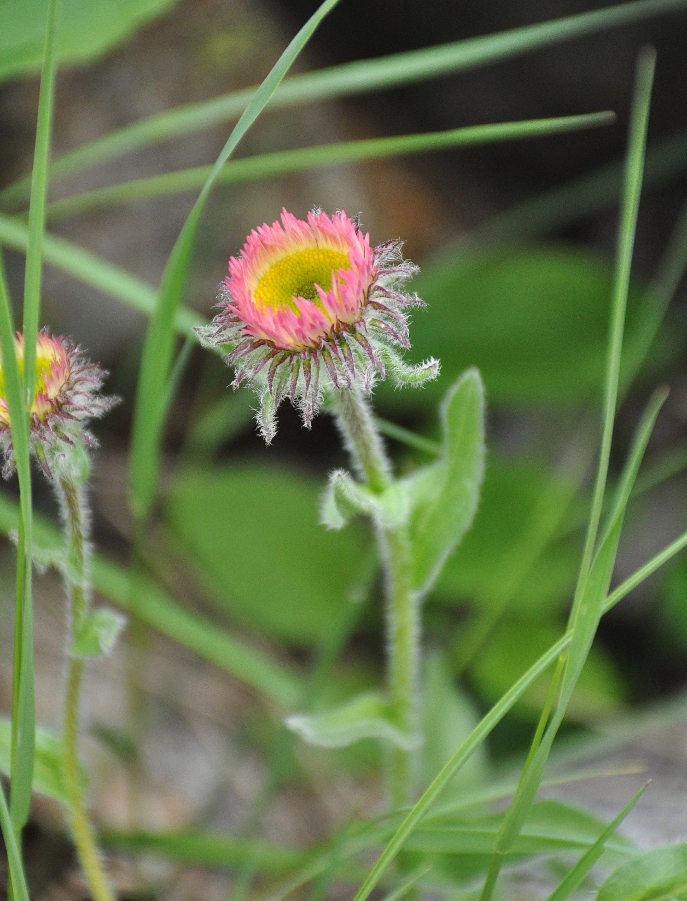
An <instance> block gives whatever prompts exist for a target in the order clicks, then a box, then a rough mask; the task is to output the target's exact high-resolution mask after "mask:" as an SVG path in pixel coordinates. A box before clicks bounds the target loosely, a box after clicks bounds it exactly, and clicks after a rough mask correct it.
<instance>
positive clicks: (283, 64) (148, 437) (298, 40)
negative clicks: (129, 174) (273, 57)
mask: <svg viewBox="0 0 687 901" xmlns="http://www.w3.org/2000/svg"><path fill="white" fill-rule="evenodd" d="M337 2H338V0H325V2H324V3H322V5H321V6H320V7H319V8H318V10H317V12H315V13H314V15H312V16H311V17H310V19H309V20H308V21H307V22H306V24H305V25H304V26H303V27H302V28H301V30H300V31H299V32H298V34H297V35H296V37H295V38H294V39H293V40H292V41H291V43H290V44H289V45H288V47H287V48H286V50H285V51H284V52H283V53H282V55H281V56H280V58H279V59H278V60H277V62H276V64H275V65H274V67H273V68H272V70H271V72H270V73H269V75H268V76H267V78H266V79H265V80H264V81H263V83H262V84H261V85H260V87H259V88H258V90H257V91H256V92H255V95H254V96H253V99H252V100H251V102H250V103H249V104H248V106H247V107H246V109H245V110H244V112H243V114H242V116H241V118H240V119H239V121H238V123H237V124H236V126H235V128H234V129H233V131H232V132H231V134H230V135H229V138H228V140H227V142H226V144H225V145H224V147H223V149H222V152H221V153H220V155H219V157H218V158H217V160H216V162H215V165H214V166H213V167H212V170H211V172H210V174H209V175H208V178H207V180H206V181H205V184H204V185H203V187H202V189H201V192H200V194H199V196H198V199H197V200H196V202H195V204H194V206H193V209H192V210H191V212H190V214H189V216H188V218H187V219H186V222H185V223H184V225H183V228H182V230H181V233H180V234H179V237H178V238H177V241H176V243H175V244H174V247H173V249H172V252H171V254H170V257H169V259H168V261H167V265H166V267H165V271H164V273H163V276H162V282H161V284H160V291H159V294H158V299H157V305H156V307H155V311H154V313H153V316H152V317H151V320H150V325H149V327H148V330H147V332H146V337H145V342H144V346H143V355H142V358H141V369H140V373H139V379H138V385H137V390H136V402H135V408H134V420H133V433H132V445H131V472H130V481H129V493H130V500H131V507H132V511H133V513H134V517H135V518H136V519H137V520H138V521H139V522H141V521H143V520H144V519H145V518H146V516H147V514H148V512H149V510H150V508H151V505H152V503H153V500H154V497H155V493H156V490H157V474H158V467H159V459H158V458H159V448H160V443H161V436H162V427H163V422H164V417H165V412H166V407H165V404H164V402H163V401H162V398H163V397H164V396H165V385H166V383H167V379H168V377H169V369H170V364H171V358H172V350H173V344H174V322H175V317H176V313H177V310H178V308H179V305H180V303H181V299H182V296H183V292H184V288H185V283H186V273H187V269H188V265H189V260H190V256H191V248H192V244H193V239H194V236H195V233H196V228H197V227H198V223H199V221H200V217H201V215H202V212H203V209H204V207H205V202H206V200H207V198H208V196H209V194H210V191H211V189H212V187H213V185H214V183H215V181H216V179H217V176H218V175H219V173H220V171H221V169H222V167H223V166H224V164H225V163H226V161H227V160H228V158H229V157H230V155H231V154H232V153H233V151H234V149H235V148H236V146H237V144H238V143H239V141H240V140H241V138H242V137H243V136H244V134H245V133H246V131H248V129H249V128H250V126H251V125H252V124H253V122H254V121H255V120H256V119H257V117H258V116H259V114H260V113H261V112H262V109H263V108H264V107H265V105H266V104H267V102H268V101H269V99H270V97H271V96H272V94H273V93H274V91H275V89H276V88H277V85H278V84H279V82H280V81H281V80H282V78H283V77H284V75H286V72H287V71H288V69H289V67H290V66H291V64H292V63H293V61H294V60H295V59H296V57H297V56H298V54H299V53H300V51H301V50H302V48H303V47H304V46H305V44H306V43H307V41H308V40H309V38H310V36H311V35H312V34H313V32H314V31H315V29H316V28H317V26H318V25H319V23H320V22H321V21H322V19H323V18H324V17H325V16H326V15H327V13H329V12H330V11H331V10H332V9H333V8H334V6H335V5H336V4H337Z"/></svg>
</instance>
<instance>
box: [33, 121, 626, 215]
mask: <svg viewBox="0 0 687 901" xmlns="http://www.w3.org/2000/svg"><path fill="white" fill-rule="evenodd" d="M614 121H615V115H614V113H612V112H609V111H602V112H598V113H588V114H586V115H579V116H556V117H553V118H549V119H528V120H523V121H519V122H498V123H493V124H488V125H472V126H467V127H464V128H452V129H449V130H446V131H434V132H427V133H425V134H411V135H395V136H393V137H389V138H366V139H364V140H361V141H344V142H341V143H336V144H322V145H319V146H315V147H305V148H299V149H297V150H282V151H278V152H276V153H265V154H258V155H256V156H251V157H245V158H244V159H239V160H230V161H229V162H228V163H227V164H226V165H225V166H224V168H223V169H222V171H221V173H220V174H219V175H218V177H217V184H223V185H227V184H241V183H244V182H248V181H254V180H258V179H265V178H269V177H277V176H282V175H285V174H288V173H292V172H301V171H303V170H308V169H313V168H315V167H318V166H336V165H341V164H342V163H355V162H361V161H365V160H373V159H385V158H389V157H395V156H401V155H408V154H415V153H427V152H433V151H438V150H443V149H446V148H449V147H469V146H474V145H478V144H485V143H494V142H498V141H508V140H525V139H531V138H536V137H539V136H542V135H552V134H565V133H567V132H569V131H575V130H578V129H585V128H598V127H600V126H603V125H611V124H612V123H613V122H614ZM210 171H211V167H210V166H196V167H194V168H191V169H183V170H179V171H177V172H167V173H165V174H163V175H155V176H151V177H150V178H138V179H135V180H133V181H128V182H122V183H120V184H116V185H111V186H109V187H106V188H97V189H96V190H93V191H87V192H84V193H82V194H74V195H72V196H70V197H64V198H62V199H60V200H56V201H54V202H53V203H51V204H50V205H49V207H48V217H49V218H50V220H51V221H55V220H56V219H60V218H65V217H69V216H75V215H78V214H82V213H85V212H89V211H90V210H93V209H102V208H103V207H105V206H108V207H111V206H115V205H117V206H118V205H120V204H125V203H131V202H133V201H139V200H146V199H149V198H151V197H160V196H166V195H168V194H176V193H179V192H181V191H189V190H192V189H195V188H198V187H200V186H201V185H202V184H203V182H204V181H205V180H206V178H207V177H208V175H209V173H210Z"/></svg>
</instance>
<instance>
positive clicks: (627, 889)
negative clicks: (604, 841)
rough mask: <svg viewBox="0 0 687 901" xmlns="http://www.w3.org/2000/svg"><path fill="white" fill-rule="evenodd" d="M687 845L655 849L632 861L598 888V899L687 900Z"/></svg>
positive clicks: (635, 900)
mask: <svg viewBox="0 0 687 901" xmlns="http://www.w3.org/2000/svg"><path fill="white" fill-rule="evenodd" d="M685 899H687V844H680V845H666V846H665V847H663V848H655V849H654V850H653V851H647V852H646V853H645V854H640V855H638V856H637V857H635V858H633V859H632V860H629V861H628V862H627V863H624V864H623V865H622V866H621V867H619V868H618V869H617V870H616V871H615V872H614V873H612V874H611V875H610V876H609V877H608V879H607V880H606V881H605V882H604V884H603V885H602V886H601V888H600V889H599V893H598V894H597V896H596V901H685Z"/></svg>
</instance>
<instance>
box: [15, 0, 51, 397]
mask: <svg viewBox="0 0 687 901" xmlns="http://www.w3.org/2000/svg"><path fill="white" fill-rule="evenodd" d="M56 15H57V0H50V2H49V3H48V15H47V24H46V33H45V50H44V54H43V71H42V74H41V87H40V94H39V97H38V122H37V127H36V146H35V151H34V157H33V171H32V174H31V203H30V206H29V235H28V246H27V249H26V269H25V277H24V326H23V331H24V337H25V340H26V344H25V347H24V396H25V398H26V404H27V406H30V404H31V402H32V400H33V388H34V383H35V379H36V366H35V361H36V335H37V333H38V320H39V316H40V300H41V275H42V270H43V251H42V245H43V233H44V231H45V204H46V195H47V191H48V162H49V158H50V133H51V129H52V117H53V101H54V96H55V75H56V57H55V18H56Z"/></svg>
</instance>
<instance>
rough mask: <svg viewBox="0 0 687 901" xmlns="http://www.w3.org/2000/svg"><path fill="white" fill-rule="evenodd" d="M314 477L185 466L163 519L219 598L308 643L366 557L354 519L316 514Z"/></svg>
mask: <svg viewBox="0 0 687 901" xmlns="http://www.w3.org/2000/svg"><path fill="white" fill-rule="evenodd" d="M318 500H319V486H318V485H316V484H314V483H313V480H312V479H308V478H306V477H305V476H301V475H299V474H298V473H295V472H287V471H286V470H284V469H277V468H276V467H268V466H258V465H254V464H241V465H236V466H232V467H214V468H213V467H205V468H202V469H200V468H193V467H189V468H184V469H182V470H181V471H180V472H179V474H178V477H177V478H176V479H175V481H174V483H173V484H172V486H171V488H170V491H169V498H168V503H167V510H166V522H167V524H168V526H169V528H170V530H171V533H172V535H173V536H174V538H175V539H176V542H177V546H178V549H179V554H180V555H181V556H182V558H183V559H185V560H186V561H187V562H188V565H189V566H190V567H191V569H192V571H193V572H195V573H196V575H197V577H198V579H199V581H200V582H201V584H203V585H204V586H205V587H206V588H207V590H208V592H209V594H210V597H211V598H212V599H213V600H214V601H215V602H216V603H217V605H218V606H219V607H220V608H221V609H222V610H224V611H226V612H227V613H230V614H231V615H232V616H233V617H235V618H236V619H237V620H240V621H241V622H243V623H245V624H249V625H253V626H256V627H258V628H260V629H261V630H264V632H265V633H267V634H268V635H274V636H277V637H279V638H281V639H286V640H288V641H294V642H296V643H298V644H310V643H311V642H313V641H315V642H317V641H319V640H321V639H322V638H324V637H325V636H326V635H328V634H329V630H330V628H331V622H332V620H333V619H334V618H335V617H336V614H337V611H338V610H339V609H340V607H341V605H342V604H347V603H349V600H348V597H349V593H350V591H351V589H352V588H353V587H354V585H355V583H356V579H357V577H358V576H359V574H360V572H361V570H362V569H363V568H364V567H365V565H366V560H367V558H366V556H365V547H364V543H363V541H362V538H361V535H360V533H359V532H358V531H356V529H354V528H349V529H346V530H345V531H343V532H338V533H333V532H329V531H327V530H326V529H324V528H323V527H322V526H321V525H320V523H319V522H318Z"/></svg>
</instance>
